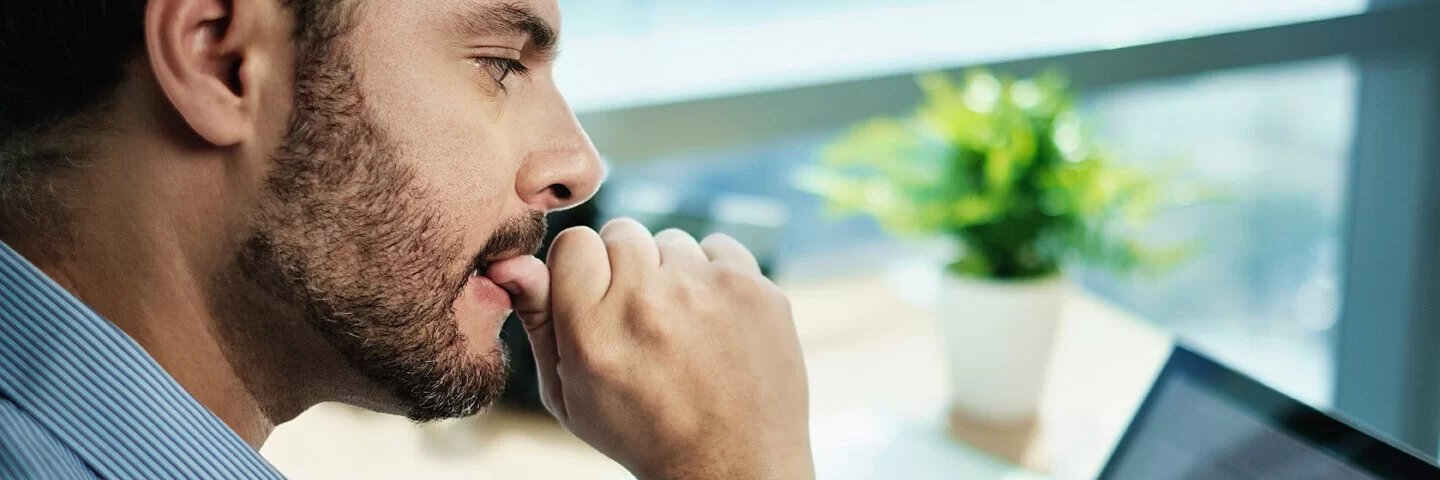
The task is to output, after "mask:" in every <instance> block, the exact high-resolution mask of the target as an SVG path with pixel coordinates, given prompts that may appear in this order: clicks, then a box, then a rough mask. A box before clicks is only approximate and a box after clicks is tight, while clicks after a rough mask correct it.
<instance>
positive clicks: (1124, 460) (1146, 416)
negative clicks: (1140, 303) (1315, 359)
mask: <svg viewBox="0 0 1440 480" xmlns="http://www.w3.org/2000/svg"><path fill="white" fill-rule="evenodd" d="M1436 408H1440V405H1436ZM1400 479H1405V480H1412V479H1421V480H1423V479H1440V467H1437V466H1436V465H1435V464H1434V463H1432V462H1431V461H1430V460H1426V459H1424V457H1422V455H1420V454H1419V453H1417V452H1412V451H1409V450H1406V449H1404V448H1402V447H1399V446H1396V445H1394V444H1392V443H1389V442H1387V441H1386V440H1383V439H1380V438H1379V437H1376V436H1374V435H1371V434H1368V433H1365V432H1364V431H1363V430H1362V429H1360V428H1358V427H1356V426H1354V425H1351V424H1350V423H1347V422H1346V421H1343V420H1340V419H1337V418H1336V417H1333V416H1330V415H1327V414H1325V413H1322V412H1320V411H1319V410H1315V409H1313V408H1310V407H1307V406H1305V405H1304V404H1301V403H1300V402H1297V401H1295V400H1293V399H1291V398H1289V397H1286V396H1285V395H1282V394H1281V393H1279V392H1277V391H1275V390H1273V389H1271V388H1268V387H1266V386H1264V385H1261V384H1260V383H1259V382H1257V381H1255V380H1252V379H1250V378H1249V377H1246V376H1244V375H1241V374H1239V373H1237V372H1235V371H1234V370H1231V369H1229V368H1226V367H1224V366H1221V365H1220V364H1218V363H1215V362H1214V361H1212V360H1210V359H1208V358H1206V357H1204V356H1202V355H1200V354H1198V353H1195V352H1194V351H1191V350H1189V349H1187V348H1184V347H1176V348H1175V350H1174V352H1173V353H1172V354H1171V356H1170V361H1169V362H1168V363H1166V365H1165V369H1164V370H1163V371H1161V373H1160V376H1159V378H1158V379H1157V380H1156V381H1155V385H1154V386H1153V387H1152V388H1151V390H1150V394H1149V396H1147V397H1146V398H1145V401H1144V403H1143V404H1141V406H1140V409H1139V410H1138V411H1137V413H1136V414H1135V418H1134V420H1133V421H1132V422H1131V424H1130V428H1129V429H1128V430H1126V432H1125V435H1124V437H1122V438H1121V440H1120V443H1119V445H1118V446H1117V447H1116V448H1115V452H1114V453H1113V454H1112V456H1111V458H1110V461H1109V463H1108V464H1106V466H1105V468H1104V470H1102V471H1101V474H1100V478H1099V480H1400Z"/></svg>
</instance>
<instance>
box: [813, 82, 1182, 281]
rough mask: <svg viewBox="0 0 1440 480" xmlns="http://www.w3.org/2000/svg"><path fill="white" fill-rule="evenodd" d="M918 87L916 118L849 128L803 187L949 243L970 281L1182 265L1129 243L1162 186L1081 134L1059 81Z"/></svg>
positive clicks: (841, 209)
mask: <svg viewBox="0 0 1440 480" xmlns="http://www.w3.org/2000/svg"><path fill="white" fill-rule="evenodd" d="M917 83H918V84H919V86H920V88H921V90H922V91H923V92H924V94H925V100H924V101H923V102H922V103H921V104H920V105H919V106H917V107H916V109H915V111H914V113H913V114H911V115H908V116H905V117H898V118H888V117H887V118H877V119H872V120H869V121H866V122H862V123H860V124H858V125H856V126H855V127H853V128H852V129H851V130H850V131H849V132H848V133H846V134H845V135H842V136H841V137H839V138H837V139H836V140H835V142H834V143H832V144H831V145H829V146H828V147H827V148H825V150H824V151H823V152H822V153H821V162H820V164H819V165H817V166H816V167H815V168H812V169H810V170H808V171H806V172H804V173H803V174H802V176H801V178H800V187H801V188H803V189H805V190H808V191H811V192H814V193H816V194H818V195H820V196H822V197H824V198H825V199H826V200H827V202H826V203H827V205H828V208H829V210H830V211H831V212H832V213H835V214H838V215H849V214H866V215H870V216H873V217H875V218H876V220H877V221H878V222H879V223H880V224H881V225H882V226H884V227H885V228H886V229H888V230H890V231H891V232H893V233H896V234H898V235H905V236H925V235H948V236H951V237H954V238H955V239H957V241H958V243H960V245H961V247H962V249H963V253H962V254H961V255H960V257H959V259H957V260H956V261H955V262H954V263H952V264H951V265H950V269H951V270H952V271H955V272H957V273H962V274H965V275H972V276H983V277H995V278H1026V277H1034V276H1043V275H1048V274H1052V273H1054V272H1055V271H1056V270H1057V269H1058V268H1059V266H1060V265H1062V264H1064V263H1067V262H1070V261H1085V262H1089V263H1093V264H1097V265H1100V266H1102V267H1107V268H1110V269H1112V270H1117V271H1137V270H1145V269H1146V267H1151V266H1162V265H1168V264H1173V263H1175V262H1178V261H1179V260H1180V259H1181V258H1182V257H1183V256H1184V254H1185V252H1183V251H1182V250H1184V249H1170V250H1157V249H1151V248H1148V247H1146V246H1144V245H1141V244H1140V243H1139V242H1138V241H1135V240H1133V239H1132V238H1130V237H1129V236H1127V233H1128V232H1132V231H1134V230H1136V229H1138V228H1140V227H1141V226H1143V225H1144V224H1145V223H1147V222H1148V221H1149V220H1150V219H1151V218H1153V216H1154V215H1155V214H1156V212H1157V211H1158V210H1159V208H1160V207H1161V206H1162V204H1164V203H1165V200H1166V197H1165V195H1164V193H1165V192H1164V190H1162V188H1161V186H1162V185H1161V183H1162V182H1160V181H1159V180H1158V179H1157V178H1156V177H1153V176H1150V175H1147V174H1145V173H1144V172H1141V171H1139V170H1136V169H1132V168H1127V167H1122V166H1119V165H1116V164H1114V163H1113V162H1112V161H1111V160H1110V159H1109V158H1108V157H1107V156H1106V154H1105V152H1104V151H1103V149H1101V148H1098V147H1097V146H1096V145H1094V144H1093V143H1092V142H1091V141H1090V140H1089V139H1088V138H1086V136H1085V135H1084V132H1083V129H1082V126H1081V123H1080V121H1079V117H1078V115H1076V114H1075V112H1074V111H1073V104H1074V102H1073V100H1072V96H1071V95H1070V93H1069V91H1068V85H1067V81H1066V79H1065V76H1064V75H1063V74H1061V73H1059V72H1056V71H1051V72H1046V73H1044V74H1042V75H1039V76H1037V77H1035V78H1032V79H1023V80H1016V79H1013V78H1005V77H997V76H995V75H992V74H990V73H989V72H985V71H983V70H975V71H971V72H967V73H966V74H965V77H964V80H963V82H960V83H957V82H955V81H954V80H953V79H951V78H950V77H948V76H945V75H942V74H938V73H930V74H923V75H920V76H919V77H918V78H917Z"/></svg>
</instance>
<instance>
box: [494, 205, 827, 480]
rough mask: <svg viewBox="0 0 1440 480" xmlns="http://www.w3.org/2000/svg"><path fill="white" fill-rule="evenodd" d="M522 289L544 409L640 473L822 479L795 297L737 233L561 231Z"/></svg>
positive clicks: (516, 284)
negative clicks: (701, 236) (813, 448)
mask: <svg viewBox="0 0 1440 480" xmlns="http://www.w3.org/2000/svg"><path fill="white" fill-rule="evenodd" d="M487 275H488V276H489V277H490V278H491V279H492V280H494V281H495V282H496V283H498V284H500V285H501V286H502V287H505V288H506V289H507V290H509V291H511V293H512V294H514V299H515V308H516V312H517V313H518V314H519V315H520V317H521V319H523V320H524V322H525V328H526V330H527V331H528V332H529V336H530V343H531V345H532V347H533V349H534V351H535V360H536V362H537V363H538V365H539V370H540V377H541V384H542V386H541V393H542V398H544V400H545V406H546V407H547V408H548V409H549V410H550V412H551V413H553V414H554V415H555V416H556V418H558V419H559V420H560V423H561V424H562V425H564V426H565V428H567V429H569V430H570V431H571V432H573V433H575V435H577V436H579V437H580V438H581V439H582V440H585V441H586V442H587V443H589V444H591V445H592V446H594V447H595V448H596V449H598V450H599V451H601V452H602V453H605V454H606V455H609V456H610V457H611V458H613V459H615V460H616V461H617V462H619V463H620V464H621V465H623V466H624V467H625V468H627V469H629V470H630V471H631V472H632V473H634V474H635V475H636V476H637V477H639V478H642V479H678V478H685V479H704V478H725V479H733V478H767V479H770V478H773V479H782V478H783V479H801V478H804V479H808V478H813V477H814V471H813V470H814V467H813V462H812V459H811V453H810V437H809V411H808V410H809V398H808V387H807V384H806V378H805V365H804V362H803V360H802V358H801V355H800V348H799V342H798V340H797V338H796V334H795V325H794V322H793V320H792V319H791V315H790V303H789V300H787V299H786V298H785V296H784V295H783V294H781V293H780V291H779V289H778V288H777V287H775V285H774V284H772V283H770V281H768V280H766V279H765V278H764V277H763V276H761V275H760V268H759V267H758V266H757V264H756V262H755V258H754V257H753V256H752V255H751V254H750V252H749V251H748V250H746V249H745V247H743V246H741V245H740V244H739V243H738V242H736V241H735V240H734V239H731V238H730V237H726V236H722V235H715V236H711V237H709V238H706V239H705V241H704V242H703V243H697V242H696V241H695V239H694V238H692V237H691V236H690V235H688V234H686V233H684V232H681V231H678V230H667V231H664V232H661V233H660V234H659V235H656V236H655V237H653V238H652V237H651V236H650V232H648V231H646V230H645V227H643V226H641V225H640V224H639V223H636V222H634V221H632V220H618V221H614V222H610V223H609V224H608V225H606V226H605V228H603V229H601V231H600V233H598V234H597V233H596V232H595V231H593V230H590V229H588V228H576V229H570V230H567V231H565V232H562V233H561V234H560V236H559V237H558V238H556V239H555V242H554V244H553V245H552V246H551V250H550V259H549V270H548V271H547V270H546V268H545V265H543V264H541V263H540V261H539V260H538V259H535V258H532V257H525V258H521V259H516V260H512V261H507V262H503V263H500V264H496V265H495V266H493V267H491V269H490V271H489V272H487Z"/></svg>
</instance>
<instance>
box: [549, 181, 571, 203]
mask: <svg viewBox="0 0 1440 480" xmlns="http://www.w3.org/2000/svg"><path fill="white" fill-rule="evenodd" d="M550 192H551V193H554V194H555V198H558V199H561V200H569V199H570V197H573V196H575V193H574V192H571V191H570V187H567V186H564V185H560V184H558V183H557V184H555V185H551V186H550Z"/></svg>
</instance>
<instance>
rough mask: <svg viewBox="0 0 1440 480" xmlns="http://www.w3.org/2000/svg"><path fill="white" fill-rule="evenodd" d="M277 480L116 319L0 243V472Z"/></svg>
mask: <svg viewBox="0 0 1440 480" xmlns="http://www.w3.org/2000/svg"><path fill="white" fill-rule="evenodd" d="M11 478H45V479H49V478H60V479H69V478H85V479H90V478H116V479H132V478H134V479H142V478H143V479H151V478H176V479H180V478H184V479H211V478H215V479H230V478H235V479H271V478H281V476H280V474H279V473H278V472H276V471H275V469H274V468H273V467H271V466H270V465H269V464H268V463H266V462H265V460H264V459H263V458H261V457H260V455H259V454H258V453H256V452H255V450H253V449H251V448H250V446H249V445H247V444H245V442H244V441H243V440H241V439H240V437H239V436H238V435H236V434H235V432H233V431H231V430H230V429H229V428H228V427H226V426H225V424H224V422H222V421H220V419H219V418H218V417H216V416H215V415H214V414H212V413H210V411H209V410H207V409H205V407H204V406H202V405H201V404H200V402H199V401H197V400H195V398H194V397H191V396H190V394H188V393H186V392H185V390H184V389H182V388H181V387H180V384H179V383H176V382H175V380H174V379H173V378H171V377H170V376H169V375H168V374H166V373H165V371H164V370H163V369H161V368H160V365H159V364H157V363H155V361H154V360H153V359H151V358H150V356H149V355H147V354H146V353H145V351H144V350H143V349H141V348H140V345H138V344H136V343H135V342H134V341H133V340H131V339H130V337H129V336H127V335H125V333H124V332H122V331H120V329H119V328H116V327H115V325H114V324H111V323H110V322H109V321H107V320H105V319H103V318H101V317H100V316H99V315H98V314H96V313H95V312H94V311H93V310H91V309H90V308H89V307H86V306H85V305H84V304H82V303H80V301H79V300H78V299H76V298H75V297H73V296H71V295H70V294H69V293H68V292H66V291H65V290H64V289H62V288H60V286H59V285H57V284H55V282H53V281H52V280H50V278H49V277H47V276H45V274H44V273H42V272H41V271H40V270H38V269H36V268H35V267H34V266H33V265H31V264H30V263H29V262H27V261H25V259H24V258H22V257H20V255H19V254H17V253H15V251H14V250H11V249H10V247H9V246H6V245H5V244H4V243H0V479H11Z"/></svg>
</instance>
